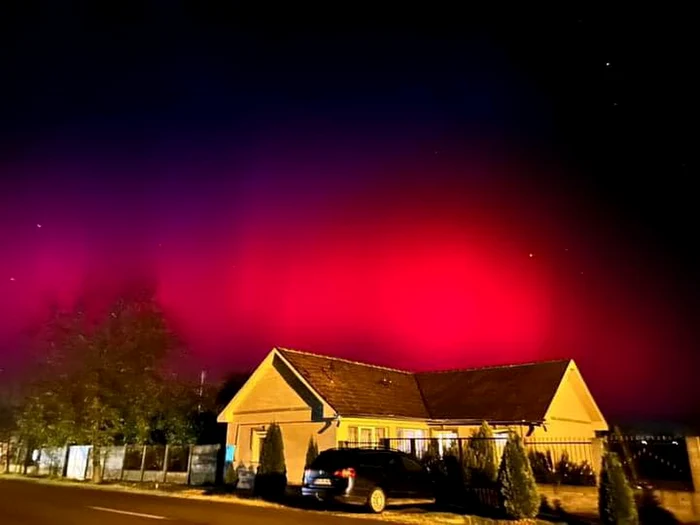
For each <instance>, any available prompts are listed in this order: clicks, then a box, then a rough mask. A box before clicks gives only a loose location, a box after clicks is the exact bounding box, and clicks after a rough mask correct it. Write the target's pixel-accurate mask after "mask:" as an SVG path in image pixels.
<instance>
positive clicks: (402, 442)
mask: <svg viewBox="0 0 700 525" xmlns="http://www.w3.org/2000/svg"><path fill="white" fill-rule="evenodd" d="M398 434H399V444H398V447H397V448H398V449H399V450H400V451H401V452H405V453H407V454H410V453H411V452H413V450H412V449H411V442H412V441H413V443H414V445H413V446H414V447H415V453H416V454H418V455H420V453H421V451H422V450H423V449H424V448H425V447H426V441H425V433H424V432H423V431H422V430H415V429H410V428H400V429H399V431H398Z"/></svg>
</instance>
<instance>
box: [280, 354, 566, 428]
mask: <svg viewBox="0 0 700 525" xmlns="http://www.w3.org/2000/svg"><path fill="white" fill-rule="evenodd" d="M276 350H277V351H278V352H279V353H280V355H281V356H282V357H283V358H284V359H286V360H287V361H288V362H289V364H290V365H291V366H292V367H294V369H295V370H296V371H297V372H298V373H299V374H300V375H301V376H302V377H303V378H304V380H306V381H307V382H308V383H309V384H310V385H311V386H312V387H313V389H314V390H316V392H317V393H318V394H319V395H320V396H321V397H323V399H325V400H326V402H328V404H329V405H331V406H332V407H333V408H334V409H335V410H336V411H337V412H338V414H340V415H342V416H346V417H351V416H385V417H387V416H388V417H390V416H395V417H406V418H417V419H462V420H466V419H473V420H488V421H501V422H508V421H510V422H515V421H541V420H543V419H544V415H545V412H546V411H547V408H548V407H549V404H550V403H551V401H552V399H553V397H554V394H555V393H556V390H557V388H558V387H559V383H560V382H561V379H562V377H563V375H564V372H566V369H567V367H568V365H569V362H570V361H568V360H563V361H548V362H540V363H530V364H523V365H512V366H499V367H490V368H476V369H471V370H452V371H446V372H421V373H412V372H407V371H404V370H396V369H393V368H386V367H381V366H376V365H370V364H367V363H358V362H356V361H348V360H346V359H339V358H336V357H328V356H321V355H317V354H312V353H308V352H300V351H297V350H289V349H285V348H277V349H276Z"/></svg>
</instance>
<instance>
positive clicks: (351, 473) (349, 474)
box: [333, 468, 355, 479]
mask: <svg viewBox="0 0 700 525" xmlns="http://www.w3.org/2000/svg"><path fill="white" fill-rule="evenodd" d="M333 475H334V476H335V477H336V478H345V479H348V478H354V477H355V469H354V468H344V469H343V470H336V471H335V472H334V473H333Z"/></svg>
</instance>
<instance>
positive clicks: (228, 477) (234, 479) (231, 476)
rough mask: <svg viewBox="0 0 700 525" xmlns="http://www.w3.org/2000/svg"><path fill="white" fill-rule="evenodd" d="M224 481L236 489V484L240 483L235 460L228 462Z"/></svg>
mask: <svg viewBox="0 0 700 525" xmlns="http://www.w3.org/2000/svg"><path fill="white" fill-rule="evenodd" d="M224 483H225V484H226V485H228V486H230V487H231V488H234V489H235V488H236V485H238V469H237V468H236V466H235V465H234V464H233V462H230V463H226V471H225V472H224Z"/></svg>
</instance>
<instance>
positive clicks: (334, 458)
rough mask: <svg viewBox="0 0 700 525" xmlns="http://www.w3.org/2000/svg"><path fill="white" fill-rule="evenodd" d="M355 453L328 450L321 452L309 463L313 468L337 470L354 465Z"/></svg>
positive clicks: (355, 460)
mask: <svg viewBox="0 0 700 525" xmlns="http://www.w3.org/2000/svg"><path fill="white" fill-rule="evenodd" d="M356 462H357V453H355V452H352V451H345V450H329V451H326V452H321V453H320V454H319V455H318V457H317V458H316V459H315V460H314V462H313V463H311V468H312V469H313V470H337V469H341V468H348V467H352V466H354V464H355V463H356Z"/></svg>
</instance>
